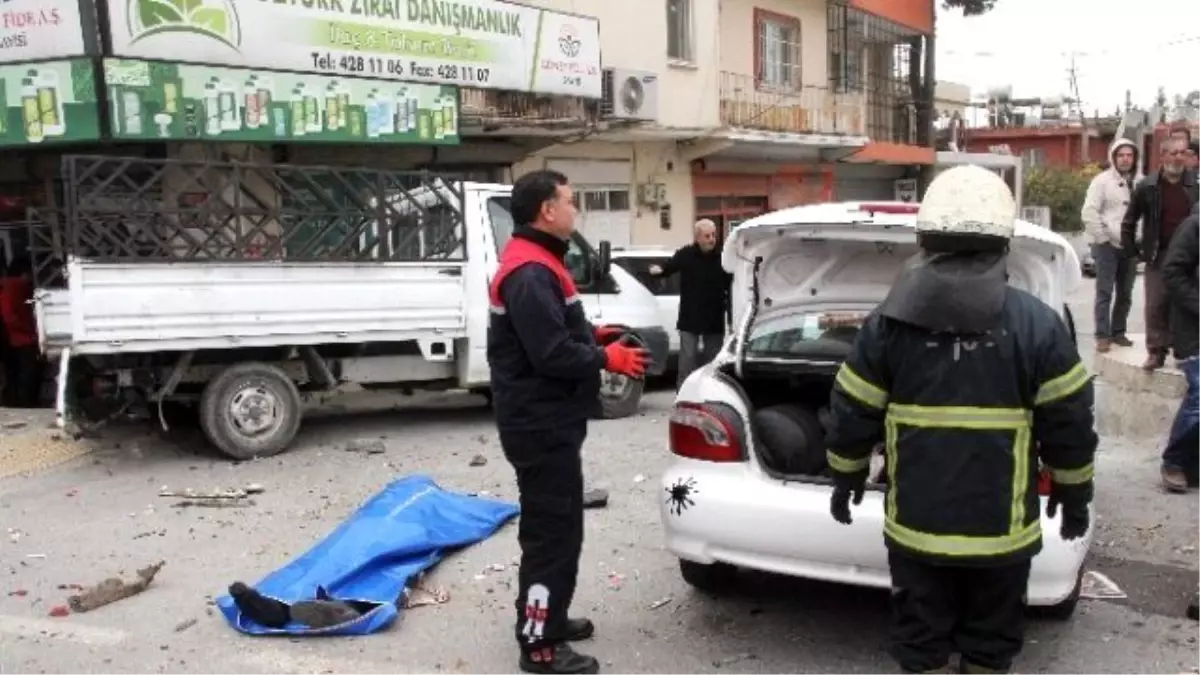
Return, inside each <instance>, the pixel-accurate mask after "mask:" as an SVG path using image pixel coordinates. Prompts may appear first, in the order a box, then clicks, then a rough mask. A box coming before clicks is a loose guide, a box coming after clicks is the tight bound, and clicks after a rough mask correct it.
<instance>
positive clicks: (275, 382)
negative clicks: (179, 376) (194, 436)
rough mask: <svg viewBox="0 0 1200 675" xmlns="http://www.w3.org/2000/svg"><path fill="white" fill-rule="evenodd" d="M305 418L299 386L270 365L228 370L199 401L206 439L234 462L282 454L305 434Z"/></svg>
mask: <svg viewBox="0 0 1200 675" xmlns="http://www.w3.org/2000/svg"><path fill="white" fill-rule="evenodd" d="M302 415H303V409H302V407H301V403H300V391H299V390H298V389H296V383H295V382H292V379H291V378H290V377H288V376H287V374H286V373H284V372H283V371H282V370H280V369H279V368H277V367H275V366H272V365H267V364H265V363H255V362H249V363H239V364H236V365H233V366H230V367H228V368H226V369H225V370H224V371H222V372H221V374H220V375H218V376H216V377H215V378H213V379H212V380H211V381H210V382H209V383H208V385H207V386H206V387H205V388H204V394H203V395H202V396H201V398H200V426H201V428H202V429H203V430H204V435H205V436H207V437H208V440H209V441H210V442H211V443H212V444H213V445H215V446H216V447H217V449H218V450H220V451H221V452H223V453H225V454H226V455H228V456H229V457H231V458H233V459H239V460H244V459H254V458H255V457H270V456H271V455H274V454H277V453H280V452H282V451H283V450H285V449H286V448H287V446H288V444H289V443H291V442H292V439H293V438H295V436H296V431H297V430H299V429H300V418H301V416H302Z"/></svg>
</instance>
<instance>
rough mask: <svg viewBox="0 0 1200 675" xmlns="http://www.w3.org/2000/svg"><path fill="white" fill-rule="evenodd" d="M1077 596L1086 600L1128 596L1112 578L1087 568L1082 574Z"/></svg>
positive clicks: (1117, 598)
mask: <svg viewBox="0 0 1200 675" xmlns="http://www.w3.org/2000/svg"><path fill="white" fill-rule="evenodd" d="M1079 597H1081V598H1087V599H1088V600H1122V599H1124V598H1126V597H1128V596H1127V595H1125V591H1123V590H1121V587H1120V586H1118V585H1117V584H1116V582H1115V581H1113V580H1112V579H1109V578H1108V577H1107V576H1105V575H1103V574H1101V573H1100V572H1097V571H1095V570H1088V571H1087V572H1085V573H1084V575H1083V581H1082V583H1081V585H1080V590H1079Z"/></svg>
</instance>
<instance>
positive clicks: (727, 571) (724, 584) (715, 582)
mask: <svg viewBox="0 0 1200 675" xmlns="http://www.w3.org/2000/svg"><path fill="white" fill-rule="evenodd" d="M679 574H680V576H682V577H683V580H684V581H686V582H687V583H688V585H689V586H691V587H692V588H695V589H696V590H698V591H704V592H705V593H711V594H718V593H721V592H723V591H727V590H729V588H730V586H732V585H733V583H734V580H735V579H736V577H737V568H736V567H734V566H732V565H728V564H726V563H719V562H718V563H713V564H711V565H705V564H703V563H698V562H692V561H691V560H684V559H683V558H680V559H679Z"/></svg>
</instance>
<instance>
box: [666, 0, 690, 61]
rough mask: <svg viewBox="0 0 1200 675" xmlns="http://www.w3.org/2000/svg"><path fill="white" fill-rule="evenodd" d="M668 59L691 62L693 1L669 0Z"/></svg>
mask: <svg viewBox="0 0 1200 675" xmlns="http://www.w3.org/2000/svg"><path fill="white" fill-rule="evenodd" d="M667 57H668V58H670V59H673V60H676V61H687V62H689V63H690V62H691V61H693V60H694V59H695V54H694V53H693V52H692V0H667Z"/></svg>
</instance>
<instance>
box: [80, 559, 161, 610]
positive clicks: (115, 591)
mask: <svg viewBox="0 0 1200 675" xmlns="http://www.w3.org/2000/svg"><path fill="white" fill-rule="evenodd" d="M166 564H167V563H166V561H160V562H157V563H155V564H153V565H150V566H149V567H144V568H142V569H140V570H138V571H137V577H138V578H137V581H133V582H126V581H123V580H121V579H119V578H117V577H109V578H108V579H105V580H104V581H101V582H100V583H98V584H96V585H95V586H93V587H91V588H88V589H85V590H84V591H83V592H82V593H79V594H78V595H72V596H71V597H69V598H67V602H68V603H69V604H70V605H71V609H72V610H74V611H76V612H90V611H92V610H93V609H98V608H100V607H103V606H105V605H110V604H112V603H114V602H117V601H118V600H124V599H125V598H128V597H130V596H134V595H137V594H138V593H141V592H142V591H144V590H146V589H147V588H148V587H149V586H150V582H152V581H154V576H155V575H156V574H158V572H159V570H161V569H162V568H163V565H166Z"/></svg>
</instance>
